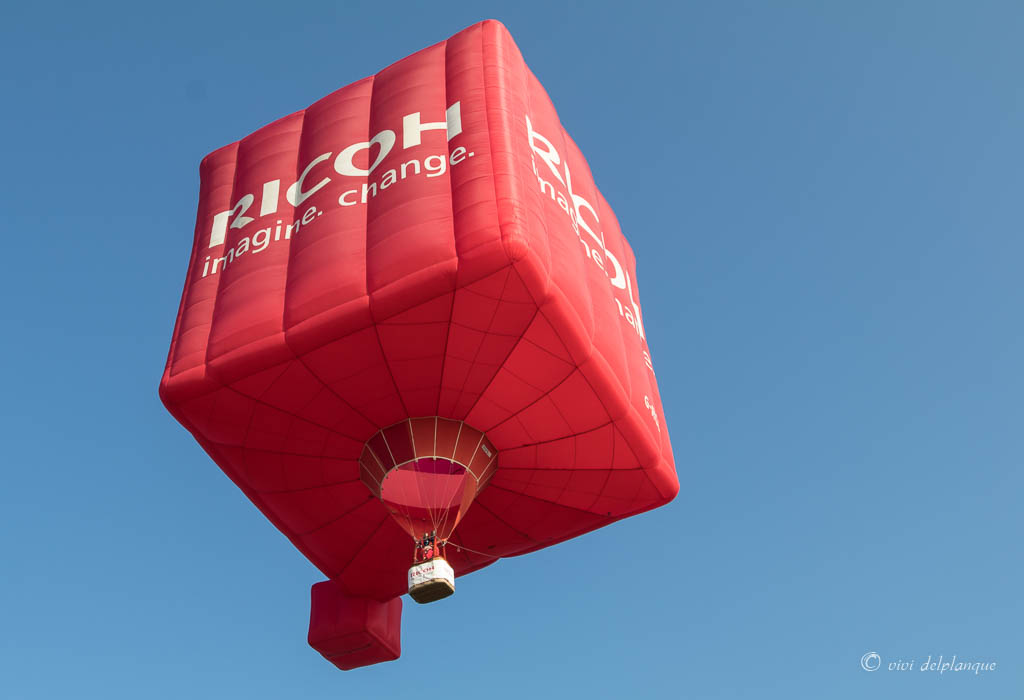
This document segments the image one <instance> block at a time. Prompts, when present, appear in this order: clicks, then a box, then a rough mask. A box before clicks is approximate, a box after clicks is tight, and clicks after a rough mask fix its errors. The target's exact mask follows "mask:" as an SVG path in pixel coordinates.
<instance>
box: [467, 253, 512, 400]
mask: <svg viewBox="0 0 1024 700" xmlns="http://www.w3.org/2000/svg"><path fill="white" fill-rule="evenodd" d="M504 269H505V271H506V274H505V280H504V282H503V283H502V294H504V290H505V288H506V287H507V285H508V275H509V274H510V273H511V269H512V266H511V265H510V266H508V267H506V268H504ZM494 274H498V273H497V272H495V273H494ZM497 302H498V303H497V304H496V305H495V308H494V311H492V312H491V318H490V320H489V321H488V322H487V327H488V329H489V328H490V327H491V325H492V324H493V323H494V315H495V314H496V313H497V312H498V307H500V306H501V299H500V298H499V299H497ZM459 325H462V324H459ZM462 327H464V328H469V329H470V330H473V331H475V332H477V333H481V334H482V335H483V336H484V339H483V340H481V341H480V343H479V344H478V345H477V347H476V350H475V351H474V352H473V360H472V361H471V362H470V365H471V366H470V371H472V370H473V369H474V368H476V361H477V358H479V357H480V348H482V347H483V344H484V341H485V340H486V339H487V336H488V335H489V333H488V331H487V330H481V329H479V328H473V327H471V326H462ZM469 374H470V373H469V372H466V376H465V377H463V378H462V384H461V386H460V387H459V391H458V397H459V399H458V400H461V399H462V396H463V394H465V393H466V383H467V382H468V381H469ZM458 400H457V401H456V405H457V404H458ZM478 400H479V399H478ZM475 405H476V403H475V402H474V403H473V404H472V405H471V406H470V408H469V409H468V410H466V411H462V412H461V413H462V415H463V417H466V416H468V415H469V413H470V411H472V409H473V406H475Z"/></svg>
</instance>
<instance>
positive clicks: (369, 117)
mask: <svg viewBox="0 0 1024 700" xmlns="http://www.w3.org/2000/svg"><path fill="white" fill-rule="evenodd" d="M377 75H378V74H374V75H371V76H370V103H369V105H368V106H367V114H366V140H367V141H369V140H370V139H371V138H372V137H373V135H372V134H371V133H370V131H371V130H372V127H373V96H374V92H375V90H376V87H377ZM367 155H369V154H367ZM369 181H370V173H369V172H367V174H366V181H365V182H364V183H363V184H364V185H365V184H366V183H367V182H369ZM373 201H374V200H373V198H371V199H369V200H367V202H366V206H365V207H363V236H364V237H365V242H364V244H363V250H364V251H365V253H364V257H365V261H366V262H365V264H364V265H363V276H364V278H365V280H366V281H365V285H364V288H365V289H366V294H367V296H368V297H369V302H370V303H369V307H370V319H371V320H372V322H373V335H374V337H375V338H376V339H377V347H378V349H379V350H380V356H381V359H382V360H383V361H384V368H385V369H386V370H387V373H388V377H390V379H391V386H392V387H393V388H394V390H395V395H396V396H397V397H398V403H399V405H400V406H401V407H402V411H403V413H404V414H405V417H409V408H408V407H407V406H406V405H405V398H404V397H403V396H402V391H401V389H399V388H398V382H396V381H395V374H394V372H392V371H391V363H390V362H389V361H388V356H387V353H385V352H384V343H383V341H381V339H380V328H379V327H378V325H377V323H378V318H377V314H376V313H375V311H374V303H373V295H372V293H371V291H370V204H371V202H373ZM377 291H379V290H377ZM383 320H386V319H383ZM371 423H373V421H371ZM374 424H376V423H374Z"/></svg>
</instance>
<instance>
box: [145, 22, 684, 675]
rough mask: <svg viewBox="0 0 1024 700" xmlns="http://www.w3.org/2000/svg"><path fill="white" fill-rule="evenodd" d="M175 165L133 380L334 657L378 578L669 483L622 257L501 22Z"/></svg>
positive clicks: (493, 552)
mask: <svg viewBox="0 0 1024 700" xmlns="http://www.w3.org/2000/svg"><path fill="white" fill-rule="evenodd" d="M200 176H201V186H200V194H199V213H198V217H197V221H196V230H195V241H194V244H193V248H192V256H191V259H190V262H189V266H188V272H187V276H186V279H185V289H184V293H183V296H182V301H181V307H180V310H179V312H178V318H177V322H176V324H175V328H174V336H173V339H172V342H171V348H170V354H169V357H168V360H167V367H166V370H165V372H164V375H163V380H162V382H161V384H160V394H161V397H162V398H163V401H164V403H165V404H166V406H167V408H168V409H169V410H170V411H171V413H172V414H174V416H175V417H176V418H177V419H178V420H179V421H180V422H181V423H182V425H184V426H185V427H186V428H187V429H188V430H189V431H190V432H191V433H192V434H193V436H194V437H195V438H196V440H197V441H198V442H199V444H200V445H202V447H203V449H205V450H206V452H207V453H208V454H209V455H210V457H211V458H212V459H213V460H214V461H215V462H216V463H217V464H218V465H219V466H220V467H221V469H223V470H224V472H225V473H226V474H227V475H228V476H229V477H230V478H231V479H232V480H233V481H234V482H235V484H237V485H238V487H239V488H240V489H241V490H242V491H243V492H244V493H245V495H246V496H248V498H249V499H250V500H251V501H252V502H253V503H254V504H255V505H256V507H257V508H259V509H260V510H261V511H262V512H263V513H264V514H265V515H266V516H267V517H268V518H269V519H270V520H271V521H272V522H273V523H274V525H275V526H276V527H277V528H279V529H280V530H281V532H283V533H284V534H285V535H286V536H287V537H288V538H289V540H291V541H292V543H294V545H295V546H296V547H297V548H298V549H299V550H300V551H301V552H302V553H303V554H304V555H305V556H306V557H308V558H309V560H310V561H311V562H313V563H314V564H315V565H316V566H317V567H318V568H319V569H320V570H321V571H323V572H324V574H326V575H327V577H328V579H329V580H328V581H325V582H323V583H320V584H317V585H315V586H314V587H313V613H312V619H311V622H310V637H309V638H310V643H311V644H312V645H313V646H314V647H315V648H316V649H317V650H318V651H320V652H321V653H322V654H324V656H326V657H327V658H328V659H330V660H331V661H332V662H333V663H335V664H336V665H337V666H339V667H341V668H346V669H347V668H354V667H356V666H362V665H366V664H370V663H375V662H378V661H383V660H387V659H394V658H397V656H398V654H399V651H400V639H399V624H400V616H401V601H400V599H399V596H401V595H402V594H404V593H406V592H410V593H411V595H412V597H413V598H414V599H415V600H418V601H429V600H435V599H437V598H439V597H443V596H444V595H447V594H450V593H451V592H452V591H453V590H454V578H455V576H461V575H464V574H467V573H469V572H471V571H474V570H476V569H479V568H481V567H483V566H486V565H488V564H490V563H492V562H494V561H495V560H497V559H498V558H499V557H507V556H513V555H518V554H525V553H527V552H531V551H534V550H537V549H540V548H542V547H547V546H549V545H552V544H555V543H558V542H561V541H563V540H565V539H568V538H570V537H575V536H577V535H580V534H582V533H585V532H588V531H590V530H594V529H595V528H599V527H601V526H603V525H607V524H609V523H611V522H613V521H615V520H618V519H620V518H623V517H627V516H630V515H635V514H637V513H640V512H642V511H645V510H649V509H651V508H654V507H657V506H659V505H662V504H664V503H667V502H668V501H669V500H671V499H672V498H673V497H674V496H675V494H676V493H677V491H678V489H679V485H678V481H677V478H676V475H675V466H674V462H673V458H672V450H671V446H670V444H669V437H668V430H667V428H666V426H665V421H664V415H663V413H662V408H661V399H660V397H659V394H658V387H657V383H656V381H655V376H654V371H653V366H652V363H651V356H650V352H649V350H648V347H647V333H646V328H645V326H644V321H643V314H642V313H641V310H640V304H639V297H638V288H637V279H636V271H635V270H636V265H635V261H634V258H633V253H632V251H631V250H630V248H629V245H628V244H627V243H626V240H625V238H624V237H623V235H622V233H621V231H620V229H619V225H618V222H617V221H616V219H615V215H614V213H613V212H612V210H611V208H610V207H609V206H608V203H607V202H606V201H605V200H604V198H603V197H602V196H601V193H600V192H599V191H598V190H597V187H596V186H595V185H594V181H593V178H592V177H591V174H590V170H589V168H588V166H587V163H586V161H585V160H584V158H583V156H582V154H581V153H580V151H579V149H578V148H577V147H576V145H575V144H574V143H573V142H572V140H571V139H570V138H569V136H568V135H567V134H566V132H565V130H564V129H563V128H562V126H561V123H560V122H559V120H558V116H557V114H556V113H555V110H554V108H553V106H552V104H551V102H550V100H549V98H548V96H547V94H546V93H545V91H544V89H543V88H542V87H541V85H540V83H539V82H538V81H537V79H536V78H535V77H534V76H533V74H532V73H531V72H530V71H529V69H528V68H527V67H526V64H525V63H524V62H523V59H522V57H521V55H520V53H519V51H518V49H517V48H516V45H515V43H514V42H513V41H512V38H511V37H510V36H509V34H508V32H507V31H506V29H505V28H504V27H503V26H502V25H501V24H500V23H498V22H494V21H487V22H483V23H480V24H477V25H474V26H472V27H469V28H468V29H465V30H464V31H462V32H459V33H458V34H456V35H455V36H453V37H452V38H450V39H448V40H447V41H444V42H441V43H439V44H436V45H434V46H431V47H430V48H427V49H424V50H422V51H420V52H418V53H415V54H413V55H411V56H409V57H407V58H405V59H403V60H401V61H399V62H397V63H395V64H394V65H392V66H390V67H388V68H386V69H384V70H383V71H381V72H380V73H377V74H376V75H374V76H372V77H370V78H367V79H365V80H361V81H359V82H357V83H354V84H352V85H349V86H347V87H344V88H342V89H340V90H338V91H336V92H334V93H332V94H330V95H328V96H327V97H325V98H323V99H322V100H320V101H318V102H316V103H314V104H312V105H310V106H309V107H307V108H306V109H304V110H301V111H299V112H296V113H294V114H291V115H289V116H287V117H284V118H282V119H280V120H278V121H276V122H274V123H272V124H269V125H268V126H265V127H263V128H262V129H259V130H258V131H256V132H254V133H252V134H250V135H249V136H247V137H245V138H244V139H242V140H241V141H238V142H236V143H233V144H231V145H229V146H225V147H224V148H221V149H219V150H217V151H214V152H213V153H211V154H210V155H209V156H207V157H206V158H205V159H204V160H203V162H202V165H201V167H200ZM410 567H411V568H410Z"/></svg>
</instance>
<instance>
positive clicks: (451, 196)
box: [434, 40, 462, 415]
mask: <svg viewBox="0 0 1024 700" xmlns="http://www.w3.org/2000/svg"><path fill="white" fill-rule="evenodd" d="M448 41H449V40H445V42H444V103H443V104H442V105H441V106H442V108H443V109H444V110H445V123H446V124H447V121H448ZM461 109H462V107H461V105H460V106H459V110H460V112H459V118H460V119H461V118H462V117H461V114H462V112H461ZM446 131H447V130H446ZM447 137H448V134H447V133H445V141H444V147H445V153H446V154H447V161H448V163H449V164H451V162H452V161H451V158H452V148H451V141H450V140H449V139H448V138H447ZM447 175H448V206H449V208H450V209H451V212H452V224H451V226H452V248H453V249H454V250H455V284H454V285H453V289H452V291H451V295H452V301H451V304H449V305H448V332H447V333H445V336H444V348H443V349H442V351H441V371H440V373H439V374H438V377H437V400H436V401H435V402H434V414H435V415H437V414H439V413H440V412H441V394H442V393H443V392H444V370H445V367H446V365H447V363H448V342H449V341H450V340H451V337H452V319H453V318H455V295H456V294H458V293H459V285H458V280H459V267H460V263H461V262H462V261H461V259H460V258H459V242H458V240H457V239H458V235H457V233H456V224H455V187H454V184H453V183H452V171H451V167H449V168H448V169H447Z"/></svg>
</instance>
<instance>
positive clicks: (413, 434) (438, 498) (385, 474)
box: [359, 416, 498, 548]
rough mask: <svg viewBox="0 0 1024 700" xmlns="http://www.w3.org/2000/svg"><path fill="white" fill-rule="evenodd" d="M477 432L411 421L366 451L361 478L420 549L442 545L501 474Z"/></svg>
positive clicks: (450, 423)
mask: <svg viewBox="0 0 1024 700" xmlns="http://www.w3.org/2000/svg"><path fill="white" fill-rule="evenodd" d="M497 457H498V453H497V450H496V449H495V447H494V445H493V444H491V442H490V441H489V440H487V437H486V436H485V435H484V434H483V433H482V432H481V431H479V430H476V429H475V428H473V427H471V426H469V425H466V424H465V423H464V422H462V421H456V420H449V419H446V418H440V417H436V416H435V417H431V418H409V419H406V420H404V421H402V422H400V423H396V424H395V425H392V426H389V427H387V428H384V429H382V430H380V431H379V432H377V433H376V434H375V435H373V436H372V437H371V438H370V439H369V440H367V441H366V444H365V445H364V446H363V453H362V455H361V457H360V458H359V464H360V478H361V479H362V481H363V483H364V484H366V486H367V487H368V488H369V489H370V491H371V493H373V495H374V496H376V497H377V498H379V499H380V501H381V503H382V504H383V505H384V507H385V509H386V510H387V511H388V513H389V514H390V515H391V517H392V518H393V519H394V520H395V522H397V523H398V525H399V526H401V528H402V529H403V530H405V531H406V532H407V533H408V534H409V535H410V536H411V537H412V538H413V540H414V541H415V542H416V543H417V545H418V546H422V547H424V548H426V547H427V545H428V544H433V543H435V542H436V543H437V544H442V545H443V543H444V542H445V541H446V540H447V539H448V537H449V536H451V534H452V531H453V530H454V529H455V527H456V525H458V523H459V521H460V520H461V519H462V517H463V515H465V513H466V510H467V509H468V508H469V506H470V505H471V504H472V502H473V499H474V498H475V497H476V496H477V494H478V493H480V492H481V491H482V490H483V489H484V488H485V487H486V485H487V482H488V481H489V480H490V478H491V476H492V475H493V474H494V471H495V469H497V461H498V460H497Z"/></svg>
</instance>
